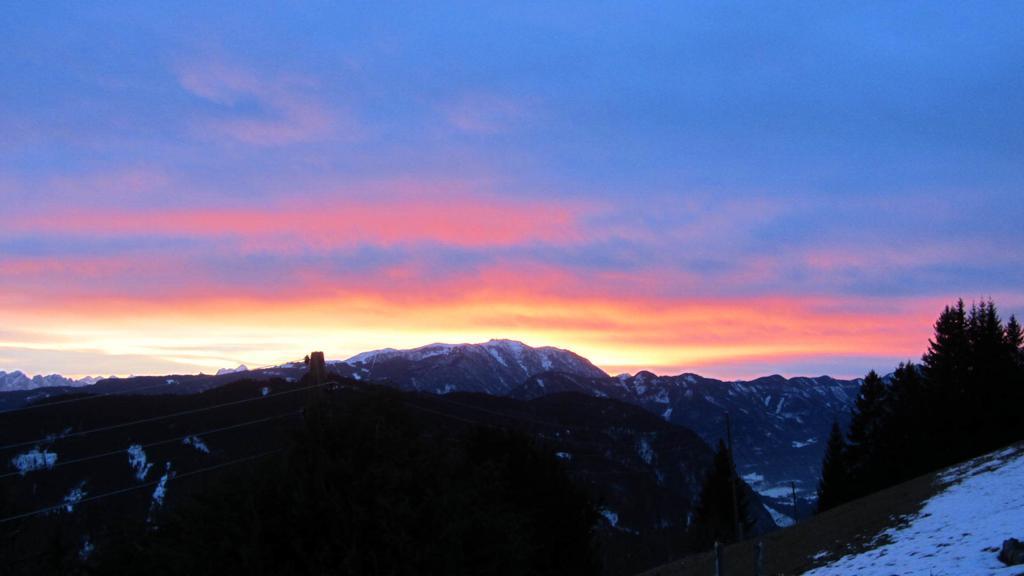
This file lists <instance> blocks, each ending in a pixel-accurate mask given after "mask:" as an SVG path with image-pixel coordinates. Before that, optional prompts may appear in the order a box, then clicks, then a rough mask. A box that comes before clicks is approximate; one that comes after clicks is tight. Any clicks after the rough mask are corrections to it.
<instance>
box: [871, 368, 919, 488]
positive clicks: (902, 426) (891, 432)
mask: <svg viewBox="0 0 1024 576" xmlns="http://www.w3.org/2000/svg"><path fill="white" fill-rule="evenodd" d="M887 403H888V405H889V407H888V414H889V417H888V418H887V419H886V421H885V422H884V423H883V430H882V431H881V432H880V435H882V436H884V442H883V446H882V447H880V451H879V457H878V460H880V461H882V462H886V463H888V466H887V468H888V471H889V472H890V474H891V478H889V479H888V482H887V483H894V482H898V481H900V480H906V479H910V478H913V477H915V476H918V475H920V474H923V473H924V472H927V471H928V470H929V466H928V464H927V462H928V458H927V456H926V454H925V452H926V450H925V447H927V446H928V445H929V442H930V440H931V438H932V436H931V431H930V429H929V416H930V414H931V413H932V411H931V407H930V405H929V401H928V389H927V382H926V381H925V379H924V376H923V375H922V373H921V369H920V367H918V366H916V365H914V364H912V363H910V362H904V363H900V365H899V366H898V367H897V368H896V371H895V372H893V375H892V382H891V383H890V385H889V394H888V402H887Z"/></svg>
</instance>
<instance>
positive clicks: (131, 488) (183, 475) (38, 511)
mask: <svg viewBox="0 0 1024 576" xmlns="http://www.w3.org/2000/svg"><path fill="white" fill-rule="evenodd" d="M282 451H284V448H275V449H274V450H267V451H266V452H260V453H258V454H253V455H251V456H244V457H242V458H235V459H234V460H229V461H227V462H221V463H220V464H214V465H213V466H206V467H203V468H198V469H196V470H191V471H189V472H183V473H181V474H175V475H174V476H168V478H167V480H163V481H164V482H170V481H172V480H179V479H181V478H188V477H189V476H196V475H198V474H204V473H206V472H212V471H213V470H217V469H220V468H226V467H228V466H233V465H235V464H241V463H242V462H249V461H252V460H256V459H259V458H263V457H265V456H270V455H271V454H275V453H278V452H282ZM160 482H161V480H153V481H151V482H146V483H144V484H137V485H135V486H129V487H127V488H121V489H119V490H111V491H110V492H103V493H102V494H96V495H94V496H87V497H85V498H82V499H81V500H79V501H78V502H75V503H74V504H73V505H74V506H78V505H79V504H85V503H86V502H92V501H95V500H101V499H103V498H109V497H111V496H118V495H120V494H125V493H128V492H133V491H135V490H141V489H143V488H150V487H153V486H156V485H157V484H159V483H160ZM68 505H69V504H67V503H65V502H61V503H60V504H54V505H53V506H47V507H45V508H39V509H36V510H32V511H30V512H23V513H21V514H15V515H13V516H6V517H4V518H0V524H4V523H7V522H12V521H14V520H21V519H23V518H28V517H30V516H36V515H38V514H46V513H47V512H54V511H57V510H60V509H61V508H64V507H66V506H68Z"/></svg>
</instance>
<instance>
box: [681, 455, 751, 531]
mask: <svg viewBox="0 0 1024 576" xmlns="http://www.w3.org/2000/svg"><path fill="white" fill-rule="evenodd" d="M735 475H736V466H735V464H734V463H733V459H732V453H731V452H729V449H728V448H727V447H726V445H725V442H722V441H721V440H719V441H718V450H717V451H716V452H715V458H714V460H713V461H712V464H711V469H710V470H709V471H708V474H707V476H706V477H705V479H704V485H703V487H702V489H701V493H700V498H699V500H698V502H697V507H696V514H695V517H694V524H693V527H694V528H693V529H694V542H695V544H696V546H697V548H698V549H708V548H710V547H711V546H712V545H713V544H714V543H715V542H736V541H737V540H738V539H739V535H738V534H737V533H736V518H737V515H738V518H739V522H740V525H741V529H742V530H743V532H744V533H745V534H747V533H749V532H750V529H751V528H753V526H754V519H753V517H752V515H751V514H750V502H749V499H748V497H747V494H746V490H744V489H743V488H744V485H743V484H742V483H741V482H740V480H739V479H738V478H736V476H735ZM734 482H735V484H734ZM734 489H735V502H736V509H737V514H735V515H734V512H733V490H734Z"/></svg>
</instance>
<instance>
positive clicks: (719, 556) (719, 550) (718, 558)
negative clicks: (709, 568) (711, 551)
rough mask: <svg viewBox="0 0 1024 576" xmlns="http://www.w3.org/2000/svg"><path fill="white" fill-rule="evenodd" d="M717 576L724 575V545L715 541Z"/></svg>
mask: <svg viewBox="0 0 1024 576" xmlns="http://www.w3.org/2000/svg"><path fill="white" fill-rule="evenodd" d="M715 576H724V574H723V573H722V545H721V544H719V543H718V541H717V540H716V541H715Z"/></svg>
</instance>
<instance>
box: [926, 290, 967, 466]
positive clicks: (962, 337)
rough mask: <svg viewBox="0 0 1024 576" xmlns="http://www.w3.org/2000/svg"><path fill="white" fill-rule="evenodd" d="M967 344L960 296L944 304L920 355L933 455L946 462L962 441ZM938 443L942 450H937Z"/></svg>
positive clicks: (959, 451) (960, 451)
mask: <svg viewBox="0 0 1024 576" xmlns="http://www.w3.org/2000/svg"><path fill="white" fill-rule="evenodd" d="M970 353H971V346H970V341H969V339H968V335H967V312H966V310H965V309H964V302H963V300H958V301H957V303H956V305H955V306H946V308H945V309H944V310H943V311H942V313H941V314H940V315H939V319H938V320H936V322H935V335H934V337H933V339H932V340H930V341H929V347H928V352H926V353H925V355H924V357H923V358H922V363H923V366H924V375H925V377H926V378H927V379H928V385H929V388H930V389H931V393H932V394H933V397H932V398H931V400H932V408H933V413H932V415H931V425H930V428H931V430H932V432H933V433H934V434H935V436H934V437H933V438H932V440H933V446H934V448H933V449H932V453H933V456H934V457H935V458H937V459H940V460H941V464H948V463H952V462H956V461H959V460H961V459H962V454H964V452H966V451H967V450H966V449H965V444H966V441H965V439H964V438H963V437H962V436H963V434H962V432H961V431H962V430H963V428H964V422H963V419H962V418H961V416H962V414H963V412H962V411H961V410H960V408H961V407H963V406H964V399H965V398H966V397H967V393H968V389H969V386H968V376H969V374H970ZM939 446H941V447H942V448H941V450H942V453H941V454H940V453H938V452H937V450H938V447H939Z"/></svg>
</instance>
